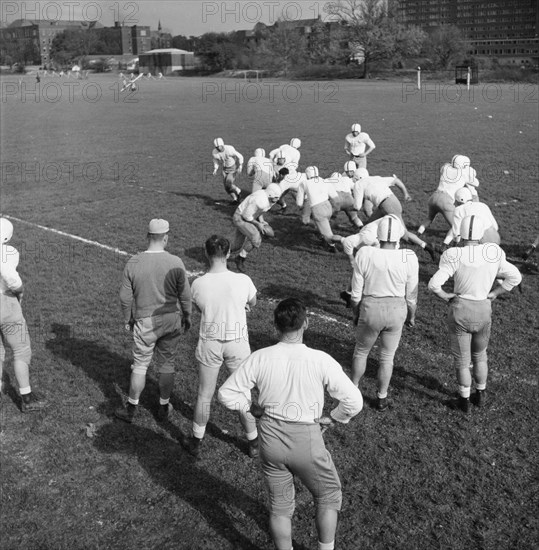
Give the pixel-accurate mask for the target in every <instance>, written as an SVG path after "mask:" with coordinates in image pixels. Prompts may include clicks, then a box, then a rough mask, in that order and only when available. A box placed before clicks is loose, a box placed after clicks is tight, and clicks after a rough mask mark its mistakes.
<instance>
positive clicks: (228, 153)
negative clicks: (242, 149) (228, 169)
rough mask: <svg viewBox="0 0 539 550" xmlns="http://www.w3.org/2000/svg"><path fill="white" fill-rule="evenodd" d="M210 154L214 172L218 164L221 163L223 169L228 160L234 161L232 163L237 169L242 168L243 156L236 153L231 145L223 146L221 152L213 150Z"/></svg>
mask: <svg viewBox="0 0 539 550" xmlns="http://www.w3.org/2000/svg"><path fill="white" fill-rule="evenodd" d="M211 154H212V157H213V167H214V168H215V170H217V168H219V163H222V165H223V167H225V166H226V164H227V160H228V159H234V162H235V163H236V165H237V166H238V167H239V166H243V155H242V154H241V153H238V151H236V149H234V147H232V145H225V146H224V150H223V151H219V150H218V149H217V148H215V149H214V150H213V151H212V153H211Z"/></svg>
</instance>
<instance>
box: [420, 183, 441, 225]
mask: <svg viewBox="0 0 539 550" xmlns="http://www.w3.org/2000/svg"><path fill="white" fill-rule="evenodd" d="M427 212H428V213H427V219H426V220H425V221H424V222H423V223H422V224H421V225H420V226H419V228H418V230H417V234H418V235H422V234H423V233H425V231H426V230H427V229H428V228H429V227H430V225H431V223H432V222H433V221H434V218H436V215H437V214H438V213H439V212H440V210H439V208H438V203H437V193H434V194H433V195H431V197H430V198H429V202H428V203H427Z"/></svg>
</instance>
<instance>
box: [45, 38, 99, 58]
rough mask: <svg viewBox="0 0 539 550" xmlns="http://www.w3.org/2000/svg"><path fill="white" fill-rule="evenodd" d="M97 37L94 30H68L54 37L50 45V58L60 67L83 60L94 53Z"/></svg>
mask: <svg viewBox="0 0 539 550" xmlns="http://www.w3.org/2000/svg"><path fill="white" fill-rule="evenodd" d="M98 43H99V36H98V34H97V33H96V32H95V31H94V29H87V30H86V29H77V30H72V29H68V30H65V31H63V32H61V33H59V34H57V35H56V36H55V37H54V40H53V41H52V44H51V57H52V58H53V59H54V60H55V61H56V62H57V63H59V64H60V65H62V66H63V65H66V64H68V63H70V62H72V61H74V60H75V59H77V58H78V59H80V63H81V64H84V58H85V57H86V56H88V55H91V54H92V53H93V52H94V51H96V49H97V47H98Z"/></svg>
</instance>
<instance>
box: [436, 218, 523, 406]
mask: <svg viewBox="0 0 539 550" xmlns="http://www.w3.org/2000/svg"><path fill="white" fill-rule="evenodd" d="M484 230H485V228H484V225H483V222H482V219H481V218H480V217H479V216H476V215H472V216H467V217H465V218H464V219H463V220H462V222H461V225H460V229H459V234H460V235H461V236H462V246H461V247H458V248H457V247H455V248H449V249H448V250H446V251H445V252H444V253H443V254H442V257H441V258H440V267H439V269H438V271H437V272H436V273H435V274H434V275H433V277H432V278H431V280H430V281H429V285H428V288H429V290H430V291H431V292H433V293H434V294H436V296H438V297H439V298H441V299H442V300H444V301H445V302H447V303H448V304H449V311H448V315H447V326H448V329H449V342H450V346H451V354H452V356H453V363H454V366H455V371H456V375H457V383H458V391H459V397H458V400H457V401H456V402H451V405H452V406H453V407H458V408H459V409H460V410H462V411H463V412H465V413H467V412H469V410H470V393H471V386H472V374H471V373H470V361H471V362H472V365H473V368H472V373H473V379H474V381H475V388H476V392H475V394H474V397H473V399H472V401H473V403H474V404H475V405H477V406H482V405H484V404H485V389H486V386H487V375H488V363H487V347H488V343H489V339H490V328H491V324H492V321H491V317H492V311H491V309H492V306H491V302H492V301H493V300H495V299H496V298H497V297H498V296H499V295H500V294H502V293H503V292H507V291H510V290H512V288H513V287H515V286H518V285H519V284H520V282H521V281H522V275H521V274H520V272H519V270H518V269H517V268H516V267H515V266H514V265H512V264H510V263H509V262H508V261H507V260H506V258H505V252H504V251H503V250H502V249H501V248H500V247H499V246H498V245H497V244H495V243H481V241H482V239H483V236H484ZM450 278H453V281H454V287H453V292H446V291H444V290H443V289H442V286H443V285H444V284H445V283H446V281H447V280H448V279H450ZM496 279H501V280H502V282H501V284H499V285H498V286H496V287H495V288H494V289H493V290H491V289H492V285H493V284H494V281H495V280H496Z"/></svg>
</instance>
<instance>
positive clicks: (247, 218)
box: [232, 183, 281, 273]
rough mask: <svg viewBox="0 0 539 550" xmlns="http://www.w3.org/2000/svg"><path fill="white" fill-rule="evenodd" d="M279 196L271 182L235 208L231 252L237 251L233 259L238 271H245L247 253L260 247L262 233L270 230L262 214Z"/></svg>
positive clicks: (277, 190) (276, 187) (276, 188)
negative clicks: (234, 232) (234, 233)
mask: <svg viewBox="0 0 539 550" xmlns="http://www.w3.org/2000/svg"><path fill="white" fill-rule="evenodd" d="M280 196H281V188H280V187H279V186H278V185H277V184H276V183H272V184H270V185H268V187H266V189H260V190H259V191H255V192H254V193H252V194H251V195H249V196H248V197H246V198H245V199H244V200H243V202H242V203H241V204H240V205H239V206H238V208H236V211H235V212H234V216H233V218H232V223H233V224H234V227H235V228H236V236H235V239H234V244H233V245H232V252H233V253H238V255H237V256H236V258H235V259H234V262H235V263H236V267H237V268H238V271H241V272H242V273H243V272H245V260H246V258H247V255H248V254H249V252H251V250H253V249H254V248H260V245H261V244H262V235H266V234H268V233H269V232H270V231H272V230H271V227H270V226H269V224H268V223H267V222H266V221H265V220H264V217H263V214H264V213H265V212H267V211H268V210H269V209H270V208H271V207H272V206H273V205H274V204H275V203H276V202H277V201H278V200H279V197H280Z"/></svg>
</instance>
